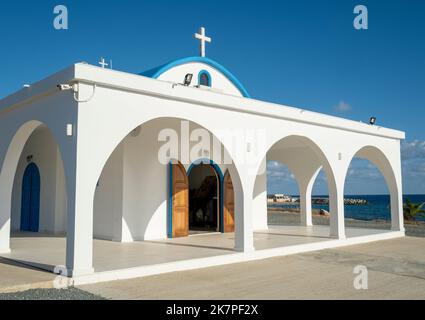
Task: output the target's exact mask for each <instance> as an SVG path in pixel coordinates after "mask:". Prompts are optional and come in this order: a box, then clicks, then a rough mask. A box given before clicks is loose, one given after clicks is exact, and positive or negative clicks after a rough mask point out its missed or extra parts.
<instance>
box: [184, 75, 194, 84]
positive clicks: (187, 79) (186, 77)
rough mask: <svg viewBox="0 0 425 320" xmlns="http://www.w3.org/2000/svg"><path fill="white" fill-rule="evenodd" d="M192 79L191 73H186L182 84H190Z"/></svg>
mask: <svg viewBox="0 0 425 320" xmlns="http://www.w3.org/2000/svg"><path fill="white" fill-rule="evenodd" d="M192 79H193V74H192V73H188V74H187V75H185V77H184V82H183V84H184V85H185V86H186V87H188V86H190V84H191V83H192Z"/></svg>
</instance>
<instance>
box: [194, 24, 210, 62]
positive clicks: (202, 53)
mask: <svg viewBox="0 0 425 320" xmlns="http://www.w3.org/2000/svg"><path fill="white" fill-rule="evenodd" d="M195 39H198V40H199V41H200V47H199V48H200V50H199V51H200V53H199V54H200V56H201V57H205V43H206V42H209V43H211V38H209V37H207V36H205V28H204V27H201V28H200V29H199V33H195Z"/></svg>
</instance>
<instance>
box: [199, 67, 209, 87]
mask: <svg viewBox="0 0 425 320" xmlns="http://www.w3.org/2000/svg"><path fill="white" fill-rule="evenodd" d="M198 83H199V85H201V86H205V87H211V75H210V74H209V72H208V71H206V70H202V71H201V72H199V76H198Z"/></svg>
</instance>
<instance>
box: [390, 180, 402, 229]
mask: <svg viewBox="0 0 425 320" xmlns="http://www.w3.org/2000/svg"><path fill="white" fill-rule="evenodd" d="M389 189H390V195H391V230H393V231H402V232H405V229H404V216H403V191H402V188H401V186H400V187H399V188H397V186H395V185H394V186H389Z"/></svg>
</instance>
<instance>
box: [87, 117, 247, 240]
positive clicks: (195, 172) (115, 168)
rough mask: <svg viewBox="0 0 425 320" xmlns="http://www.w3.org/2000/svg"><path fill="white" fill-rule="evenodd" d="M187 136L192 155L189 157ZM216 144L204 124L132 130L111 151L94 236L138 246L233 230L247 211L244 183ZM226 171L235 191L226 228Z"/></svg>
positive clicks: (169, 122) (170, 123) (154, 124)
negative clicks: (239, 214)
mask: <svg viewBox="0 0 425 320" xmlns="http://www.w3.org/2000/svg"><path fill="white" fill-rule="evenodd" d="M186 128H187V130H188V131H187V132H184V131H185V129H186ZM185 134H187V135H188V136H187V139H188V140H189V141H188V144H187V145H188V148H187V149H188V151H189V152H190V156H189V157H185V154H183V153H182V152H183V151H184V150H183V149H182V148H184V143H185V142H186V141H184V142H181V141H182V140H181V139H182V135H183V136H184V135H185ZM206 136H208V139H206V140H207V141H205V139H204V141H201V139H200V137H203V138H205V137H206ZM217 141H218V140H217V138H216V137H215V136H214V135H213V134H212V133H211V132H210V131H208V130H207V129H205V128H203V127H202V126H200V125H198V124H196V123H194V122H190V121H187V120H183V119H178V118H157V119H154V120H150V121H148V122H145V123H143V124H141V125H140V126H138V127H137V128H135V129H133V130H132V131H131V132H130V133H129V134H128V135H127V136H126V137H124V138H123V140H122V141H121V142H120V143H119V144H118V146H117V147H116V148H115V150H114V151H113V152H112V154H111V156H110V157H109V159H108V160H107V162H106V164H105V166H104V168H103V171H102V173H101V175H100V178H99V180H98V182H97V185H96V191H95V196H94V237H95V238H98V239H105V240H114V241H119V242H133V241H143V240H152V241H156V240H164V239H167V238H180V237H186V236H188V235H189V234H198V233H210V232H214V233H215V232H220V231H224V232H232V231H234V221H233V220H234V215H235V214H234V211H237V210H243V209H242V186H241V183H240V182H239V177H238V176H237V171H236V168H235V165H234V164H233V163H231V164H224V161H223V159H229V156H228V153H227V151H226V150H225V148H224V146H223V145H222V144H221V143H217ZM181 143H182V144H183V146H182V145H181ZM175 145H176V146H177V149H176V150H173V146H175ZM167 146H168V147H170V148H168V147H167ZM217 146H218V148H219V149H218V150H217V149H215V148H217ZM164 154H165V156H164ZM210 154H211V155H212V156H211V159H210V157H209V155H210ZM194 159H196V160H194ZM199 159H201V161H200V160H199ZM226 171H228V172H229V173H228V180H229V181H231V182H230V185H231V186H232V192H233V188H234V195H233V197H231V198H232V199H228V204H229V205H228V207H229V210H228V212H230V213H231V219H228V220H229V224H232V225H231V226H230V227H229V226H228V227H227V228H226V226H225V225H224V223H222V221H224V220H223V214H224V209H223V208H224V201H225V199H226V197H225V196H224V194H223V192H224V191H225V190H226V188H224V187H223V179H224V176H223V174H222V172H226ZM230 175H231V178H230ZM186 192H187V196H186ZM228 194H229V192H228ZM228 198H230V197H229V196H228ZM186 201H187V204H186ZM230 204H232V205H233V208H231V205H230ZM186 210H187V213H186ZM186 217H187V218H186ZM224 229H225V230H224ZM189 231H190V232H189ZM203 239H207V238H205V237H204V238H203ZM232 241H234V240H233V239H232Z"/></svg>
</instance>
